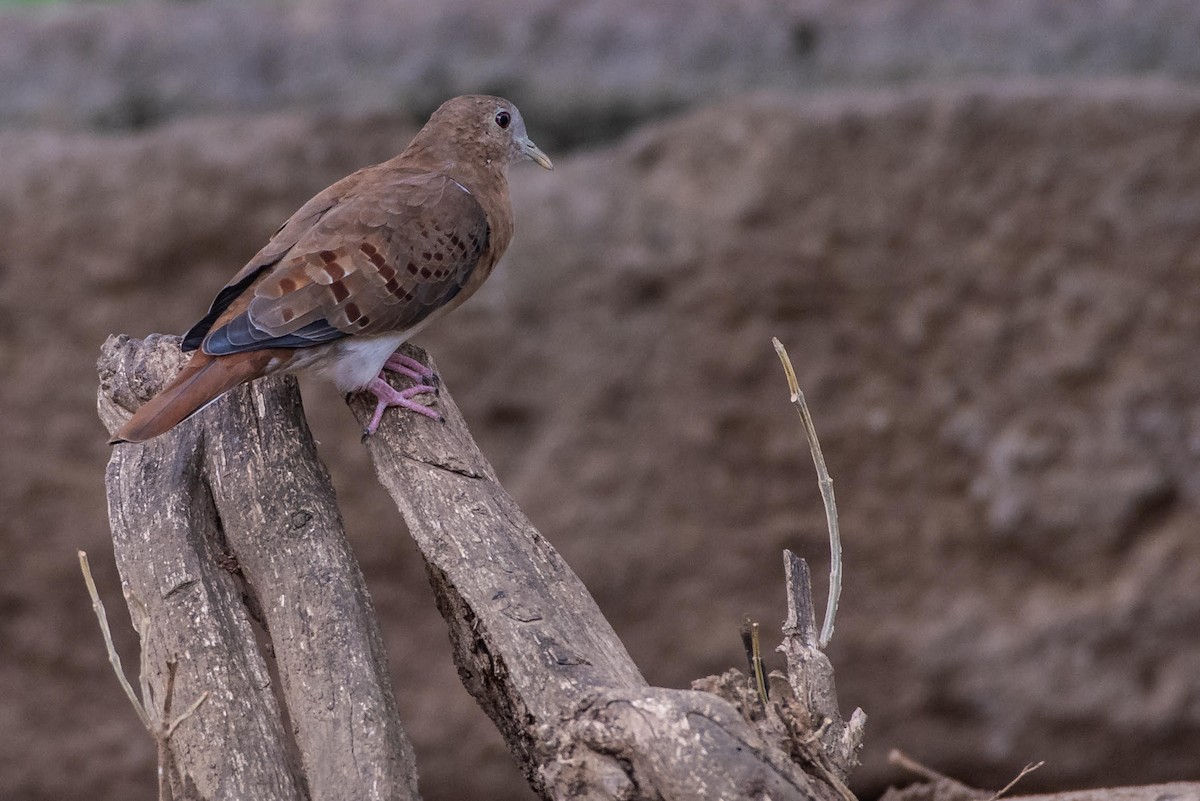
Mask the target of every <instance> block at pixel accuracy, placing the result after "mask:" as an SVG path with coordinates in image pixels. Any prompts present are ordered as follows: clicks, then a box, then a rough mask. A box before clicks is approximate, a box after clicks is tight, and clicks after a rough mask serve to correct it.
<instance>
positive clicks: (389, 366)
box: [383, 351, 441, 386]
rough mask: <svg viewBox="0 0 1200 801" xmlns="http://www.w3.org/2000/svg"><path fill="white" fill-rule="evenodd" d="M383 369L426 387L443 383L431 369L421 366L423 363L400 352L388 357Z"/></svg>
mask: <svg viewBox="0 0 1200 801" xmlns="http://www.w3.org/2000/svg"><path fill="white" fill-rule="evenodd" d="M383 369H384V370H387V371H388V372H390V373H397V374H399V375H402V376H404V377H406V378H411V379H412V380H413V381H416V382H417V383H418V384H425V385H426V386H437V384H439V383H440V381H441V379H440V378H439V377H438V374H437V373H435V372H434V371H433V370H432V369H431V368H429V367H428V366H426V365H424V364H421V362H419V361H417V360H416V359H414V358H412V357H411V356H405V355H404V354H403V353H401V352H400V351H396V352H395V353H393V354H392V355H391V356H388V360H387V361H386V362H384V363H383Z"/></svg>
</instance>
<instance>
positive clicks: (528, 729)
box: [352, 349, 842, 799]
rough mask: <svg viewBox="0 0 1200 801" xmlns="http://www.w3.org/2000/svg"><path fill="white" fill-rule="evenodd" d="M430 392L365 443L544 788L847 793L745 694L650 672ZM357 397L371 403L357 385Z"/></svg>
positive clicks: (726, 795)
mask: <svg viewBox="0 0 1200 801" xmlns="http://www.w3.org/2000/svg"><path fill="white" fill-rule="evenodd" d="M409 355H411V356H414V357H415V358H418V359H421V360H423V361H428V357H427V356H426V355H425V354H424V353H423V352H420V351H417V350H416V349H413V350H411V351H410V352H409ZM431 366H432V365H431ZM438 405H439V409H440V410H441V412H442V414H443V416H444V419H445V422H444V423H442V424H438V423H434V422H431V421H429V420H426V419H424V418H418V417H417V416H415V415H400V414H389V415H388V416H386V417H385V418H384V424H383V425H382V426H381V427H380V429H379V431H378V433H377V434H376V435H375V436H373V437H372V438H371V439H370V440H369V441H368V451H369V453H370V456H371V459H372V462H373V463H374V466H375V470H376V473H377V475H378V476H379V479H380V481H381V482H382V484H383V485H384V487H385V488H386V489H387V490H388V492H389V493H391V495H392V498H393V499H394V500H395V501H396V504H397V506H398V507H399V508H400V511H401V512H402V513H403V515H404V518H405V520H406V521H407V522H408V525H409V529H410V531H411V532H412V535H413V537H414V539H415V540H416V542H417V545H418V546H419V548H420V549H421V553H422V554H423V556H424V557H425V560H426V563H427V566H428V570H429V575H430V579H431V582H432V584H433V587H434V591H435V593H436V595H437V599H438V607H439V609H440V610H441V611H442V614H443V616H444V617H445V619H446V621H447V624H448V625H449V627H450V634H451V640H452V642H453V645H454V653H455V661H456V663H457V664H458V667H459V673H460V675H461V676H462V679H463V682H464V684H465V685H466V686H467V689H468V690H469V691H470V692H471V694H472V695H474V696H475V698H476V700H477V701H478V702H479V703H480V704H481V705H482V706H483V708H484V709H485V710H487V712H488V714H489V715H490V716H491V718H492V720H493V721H494V722H495V723H496V725H497V727H499V729H500V731H501V732H502V733H503V734H504V736H505V739H506V740H507V742H508V745H509V749H510V750H511V751H512V753H513V754H514V756H515V757H516V758H517V760H518V762H519V763H520V764H521V766H522V767H523V769H524V771H525V774H526V776H527V777H528V778H529V781H530V783H531V784H532V785H533V787H534V788H535V789H536V790H537V791H538V792H539V793H540V794H541V795H542V797H543V798H548V799H562V798H580V797H585V798H601V797H603V798H608V797H616V798H626V799H634V798H639V799H640V798H662V799H696V798H722V799H740V798H761V797H770V798H774V799H785V798H796V799H799V798H805V799H814V798H822V799H824V798H837V797H839V796H840V795H842V792H841V790H839V789H838V788H837V787H835V786H834V785H833V784H831V783H830V782H828V781H823V780H821V779H818V778H815V777H814V776H813V775H811V774H809V773H807V772H806V771H805V770H804V767H803V765H802V764H801V762H798V761H797V760H796V759H795V758H794V757H795V754H794V753H792V751H791V749H789V748H788V747H787V745H786V743H784V742H781V738H780V737H777V736H775V735H776V734H778V733H779V732H778V731H776V730H773V729H772V730H760V728H759V727H758V726H756V725H755V723H754V721H753V714H747V710H746V709H744V708H740V707H739V706H735V705H734V704H733V703H730V702H729V701H728V700H726V699H724V698H721V697H718V696H717V695H714V694H712V693H709V692H701V691H697V690H690V691H689V690H667V689H661V688H654V687H649V686H647V685H646V682H645V680H644V679H643V678H642V676H641V674H640V673H639V671H638V669H637V667H636V666H635V665H634V664H633V662H632V660H631V659H630V658H629V655H628V653H627V652H626V650H625V647H624V646H623V645H622V644H621V642H620V640H618V639H617V636H616V634H615V633H614V632H613V630H612V628H611V627H610V626H609V624H608V622H607V621H606V620H605V619H604V617H603V615H601V613H600V610H599V609H598V608H597V607H596V604H595V602H594V601H593V600H592V598H591V596H590V595H589V594H588V592H587V590H586V588H585V587H584V586H583V584H582V583H581V582H580V581H579V579H578V578H577V577H576V576H575V574H574V573H573V572H571V569H570V568H569V567H568V566H567V565H566V563H565V562H564V561H563V560H562V558H561V557H560V556H559V555H558V553H557V552H556V551H555V550H554V549H553V548H552V547H551V546H550V544H549V543H548V542H547V541H546V540H545V539H544V538H543V537H542V536H541V534H539V533H538V531H537V530H536V529H535V528H534V527H533V525H532V524H531V523H530V522H529V520H528V519H526V517H525V515H524V514H523V513H522V512H521V510H520V509H519V508H518V507H517V505H516V503H515V502H514V501H513V499H512V498H511V497H510V496H509V495H508V494H507V493H506V492H505V491H504V489H503V488H502V487H501V486H500V484H499V483H498V481H497V480H496V475H495V473H494V472H493V471H492V468H491V466H490V465H489V464H488V463H487V461H486V460H485V459H484V458H483V455H482V454H481V453H480V451H479V449H478V447H477V446H476V444H475V442H474V441H473V440H472V439H471V436H470V433H469V432H468V431H467V428H466V425H465V423H464V422H463V418H462V415H461V414H460V412H459V410H458V407H457V406H456V405H455V404H454V401H453V400H452V399H451V397H450V396H449V394H448V393H447V392H445V391H444V390H443V392H442V393H441V396H440V397H439V399H438ZM352 408H354V410H355V413H356V414H357V415H358V416H359V418H360V419H365V417H366V416H367V415H368V414H369V412H370V404H369V403H368V402H367V401H366V400H363V399H356V400H353V401H352ZM743 683H745V682H743ZM789 714H790V711H789ZM796 722H797V724H798V725H800V722H799V721H796ZM764 734H765V735H766V736H764ZM783 739H786V737H784V738H783Z"/></svg>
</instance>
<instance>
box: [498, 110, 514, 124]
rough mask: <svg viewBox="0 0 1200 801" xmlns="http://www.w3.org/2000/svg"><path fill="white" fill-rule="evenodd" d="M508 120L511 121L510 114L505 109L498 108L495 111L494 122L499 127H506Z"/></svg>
mask: <svg viewBox="0 0 1200 801" xmlns="http://www.w3.org/2000/svg"><path fill="white" fill-rule="evenodd" d="M510 122H512V115H511V114H509V113H508V112H507V111H505V110H504V109H500V110H499V111H497V112H496V124H497V125H499V126H500V127H501V128H507V127H508V124H509V123H510Z"/></svg>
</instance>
